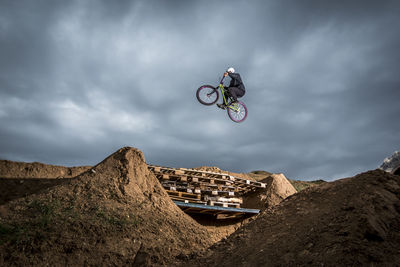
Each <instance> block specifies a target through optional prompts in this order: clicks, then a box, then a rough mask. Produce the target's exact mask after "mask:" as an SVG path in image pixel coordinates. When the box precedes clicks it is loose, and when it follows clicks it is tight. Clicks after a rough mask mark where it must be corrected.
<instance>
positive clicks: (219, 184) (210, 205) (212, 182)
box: [148, 165, 266, 215]
mask: <svg viewBox="0 0 400 267" xmlns="http://www.w3.org/2000/svg"><path fill="white" fill-rule="evenodd" d="M148 168H149V170H150V171H152V172H153V173H154V175H155V176H156V177H157V178H158V180H159V181H160V182H161V185H162V186H163V187H164V189H165V190H166V191H167V193H168V195H169V196H170V197H171V199H172V200H173V201H174V202H175V203H179V205H178V206H180V207H181V208H182V209H183V210H184V211H185V212H188V213H191V212H197V213H208V214H230V215H243V214H251V215H254V214H257V213H258V210H251V209H241V208H240V205H241V204H242V203H243V198H242V196H243V195H246V194H248V193H250V192H253V191H256V190H259V189H263V188H266V184H265V183H261V182H257V181H252V180H247V179H243V178H239V177H236V176H233V175H229V174H226V173H216V172H210V171H200V170H196V169H186V168H179V169H176V168H170V167H161V166H156V165H148ZM255 211H257V212H255Z"/></svg>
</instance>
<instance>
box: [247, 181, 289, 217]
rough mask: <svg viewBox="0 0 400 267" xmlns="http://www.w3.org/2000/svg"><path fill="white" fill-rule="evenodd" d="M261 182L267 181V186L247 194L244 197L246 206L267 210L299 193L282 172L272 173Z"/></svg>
mask: <svg viewBox="0 0 400 267" xmlns="http://www.w3.org/2000/svg"><path fill="white" fill-rule="evenodd" d="M260 182H262V183H266V185H267V186H266V188H265V189H259V190H257V191H256V192H253V193H250V194H248V195H246V196H245V197H244V199H243V203H244V204H243V207H244V208H256V209H260V210H265V209H267V208H271V207H273V206H276V205H278V204H279V203H281V202H282V201H283V200H284V199H285V198H287V197H289V196H291V195H293V194H295V193H297V191H296V189H295V188H294V187H293V186H292V184H291V183H290V182H289V180H288V179H287V178H286V177H285V175H283V174H282V173H280V174H270V175H269V176H268V177H267V178H265V179H263V180H261V181H260Z"/></svg>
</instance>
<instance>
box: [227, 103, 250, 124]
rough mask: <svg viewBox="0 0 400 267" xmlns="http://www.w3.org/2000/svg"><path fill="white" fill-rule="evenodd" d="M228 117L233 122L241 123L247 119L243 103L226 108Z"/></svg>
mask: <svg viewBox="0 0 400 267" xmlns="http://www.w3.org/2000/svg"><path fill="white" fill-rule="evenodd" d="M227 111H228V116H229V118H230V119H231V120H233V121H234V122H237V123H239V122H242V121H244V120H245V119H246V118H247V107H246V106H245V104H244V103H243V102H237V103H235V104H233V105H231V106H229V107H228V108H227Z"/></svg>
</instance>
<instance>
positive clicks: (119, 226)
mask: <svg viewBox="0 0 400 267" xmlns="http://www.w3.org/2000/svg"><path fill="white" fill-rule="evenodd" d="M3 163H4V162H3ZM21 164H22V163H21ZM11 165H12V168H14V167H15V168H19V167H18V166H16V164H11ZM33 165H35V164H33ZM21 166H22V165H21ZM25 167H26V166H25ZM25 167H23V168H25ZM42 167H43V166H42ZM44 168H45V169H46V168H50V169H51V168H53V167H51V166H45V167H44ZM54 168H55V169H54V170H53V171H51V170H48V171H47V172H48V173H47V174H44V173H43V172H46V171H45V170H44V169H41V170H40V168H39V170H38V172H39V173H36V174H35V175H31V176H29V173H30V172H32V171H30V170H26V172H25V170H23V171H22V172H23V173H22V174H21V172H17V171H16V170H10V169H9V176H10V177H14V178H16V177H20V178H18V179H11V180H16V181H19V179H24V178H28V177H32V176H38V177H41V179H44V177H47V178H57V177H65V179H64V180H65V181H64V182H63V183H60V184H52V185H51V186H48V187H47V188H45V189H42V190H38V191H37V192H29V195H27V196H25V197H19V198H15V199H13V200H11V201H5V200H3V202H6V203H5V204H3V205H1V206H0V266H27V265H29V266H44V265H49V266H66V265H67V266H84V265H87V266H125V265H135V266H141V265H145V266H149V265H152V266H158V265H165V264H167V265H170V264H172V263H171V262H174V261H175V259H176V258H180V257H181V258H182V256H181V255H188V254H190V253H192V252H194V251H199V250H202V249H205V248H207V247H209V246H211V245H212V244H213V243H215V242H216V241H218V240H219V239H220V236H217V235H214V234H213V233H211V232H209V231H208V230H207V228H206V227H204V226H202V225H200V224H198V223H197V222H196V221H195V220H193V219H192V218H191V217H190V216H188V215H187V214H185V213H183V212H182V211H181V210H180V209H179V208H178V207H177V206H176V205H175V204H174V203H173V202H172V201H171V200H170V198H169V197H168V195H167V193H166V192H165V190H164V189H163V188H162V186H161V185H160V183H159V182H158V180H157V178H156V177H155V176H154V175H153V174H152V173H150V172H149V170H148V168H147V164H146V162H145V158H144V155H143V153H142V152H141V151H139V150H137V149H134V148H129V147H126V148H122V149H120V150H118V151H117V152H115V153H114V154H112V155H111V156H109V157H108V158H106V159H105V160H104V161H102V162H101V163H99V164H97V165H96V166H94V167H87V168H86V167H85V168H84V169H81V170H80V171H83V172H82V173H81V174H80V175H78V176H77V177H75V178H70V176H73V174H74V170H73V171H72V172H69V171H68V168H66V169H65V170H64V169H62V168H57V167H54ZM28 169H29V168H28ZM61 170H63V171H64V172H61ZM77 172H78V173H79V171H78V170H77ZM5 173H6V174H7V172H6V171H4V170H3V171H2V176H3V181H2V182H4V180H5V179H9V178H4V176H7V175H8V174H7V175H6V174H5ZM68 175H69V176H68ZM49 180H50V179H49ZM55 180H57V179H55ZM58 180H62V179H58Z"/></svg>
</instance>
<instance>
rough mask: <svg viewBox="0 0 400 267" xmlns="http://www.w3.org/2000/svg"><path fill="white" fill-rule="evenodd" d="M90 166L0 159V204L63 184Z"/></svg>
mask: <svg viewBox="0 0 400 267" xmlns="http://www.w3.org/2000/svg"><path fill="white" fill-rule="evenodd" d="M90 168H91V167H90V166H82V167H63V166H56V165H48V164H43V163H38V162H33V163H25V162H14V161H9V160H0V184H1V188H2V190H0V205H3V204H5V203H6V202H8V201H11V200H13V199H17V198H21V197H25V196H28V195H31V194H35V193H39V192H41V191H43V190H45V189H47V188H49V187H53V186H56V185H60V184H64V183H66V182H68V179H71V178H73V177H76V176H78V175H79V174H81V173H83V172H85V171H87V170H88V169H90Z"/></svg>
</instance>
